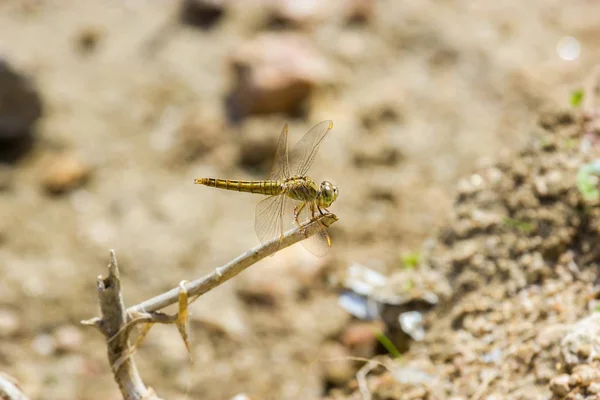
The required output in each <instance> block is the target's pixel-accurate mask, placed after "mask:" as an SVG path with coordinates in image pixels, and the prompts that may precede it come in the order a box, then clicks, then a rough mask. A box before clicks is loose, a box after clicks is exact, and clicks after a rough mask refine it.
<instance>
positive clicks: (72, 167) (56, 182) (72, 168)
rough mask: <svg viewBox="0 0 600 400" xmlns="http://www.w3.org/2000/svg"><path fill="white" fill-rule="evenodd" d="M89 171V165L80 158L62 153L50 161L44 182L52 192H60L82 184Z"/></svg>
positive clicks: (45, 186)
mask: <svg viewBox="0 0 600 400" xmlns="http://www.w3.org/2000/svg"><path fill="white" fill-rule="evenodd" d="M89 173H90V169H89V167H88V166H87V165H86V164H85V163H84V162H82V161H81V160H79V159H78V158H75V157H73V156H71V155H60V156H56V157H55V158H54V159H53V160H52V161H51V162H50V163H49V166H48V168H47V170H46V173H45V176H44V178H43V181H42V184H43V186H44V188H46V190H48V191H49V192H50V193H53V194H60V193H64V192H67V191H70V190H72V189H75V188H77V187H78V186H80V185H82V184H83V183H84V182H85V180H86V179H87V178H88V176H89Z"/></svg>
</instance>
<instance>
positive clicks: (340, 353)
mask: <svg viewBox="0 0 600 400" xmlns="http://www.w3.org/2000/svg"><path fill="white" fill-rule="evenodd" d="M349 357H350V353H349V352H348V349H346V347H344V346H342V345H341V344H340V343H337V342H332V341H330V342H326V343H324V344H323V348H322V349H321V353H320V357H319V358H320V359H321V360H322V361H323V364H322V365H323V375H324V376H325V379H326V380H327V381H328V382H330V383H333V384H335V385H339V384H342V383H345V382H347V381H349V380H350V379H352V378H353V377H354V373H355V370H354V366H353V361H352V360H350V358H349Z"/></svg>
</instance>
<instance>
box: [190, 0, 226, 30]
mask: <svg viewBox="0 0 600 400" xmlns="http://www.w3.org/2000/svg"><path fill="white" fill-rule="evenodd" d="M227 3H229V1H227V0H184V1H183V3H182V4H181V11H180V13H179V15H180V18H181V21H182V22H183V23H185V24H187V25H190V26H195V27H198V28H202V29H209V28H212V27H213V26H214V25H215V24H216V23H217V22H218V21H219V20H220V19H221V17H222V16H223V14H224V12H225V8H226V6H227Z"/></svg>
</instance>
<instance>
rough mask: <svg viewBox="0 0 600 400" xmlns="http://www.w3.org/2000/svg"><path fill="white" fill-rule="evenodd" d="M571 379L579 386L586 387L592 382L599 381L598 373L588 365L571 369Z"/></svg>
mask: <svg viewBox="0 0 600 400" xmlns="http://www.w3.org/2000/svg"><path fill="white" fill-rule="evenodd" d="M571 379H572V380H573V379H574V380H575V383H576V384H577V385H579V386H588V385H589V384H590V383H592V382H593V381H596V380H599V379H600V372H598V371H597V370H596V369H595V368H593V367H591V366H590V365H588V364H582V365H578V366H576V367H575V368H574V369H573V373H572V374H571Z"/></svg>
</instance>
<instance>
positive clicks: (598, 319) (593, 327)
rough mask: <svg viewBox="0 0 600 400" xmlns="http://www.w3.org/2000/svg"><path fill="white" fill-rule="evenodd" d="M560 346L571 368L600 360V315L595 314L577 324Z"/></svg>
mask: <svg viewBox="0 0 600 400" xmlns="http://www.w3.org/2000/svg"><path fill="white" fill-rule="evenodd" d="M560 345H561V351H562V355H563V358H564V360H565V362H566V363H567V365H569V366H573V365H576V364H580V363H583V362H590V361H592V360H595V359H600V314H599V313H594V314H592V315H590V316H589V317H587V318H584V319H582V320H581V321H579V322H578V323H576V324H575V325H574V326H573V328H572V329H571V331H570V332H569V333H568V334H567V335H566V336H565V337H564V339H563V340H562V341H561V343H560Z"/></svg>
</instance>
